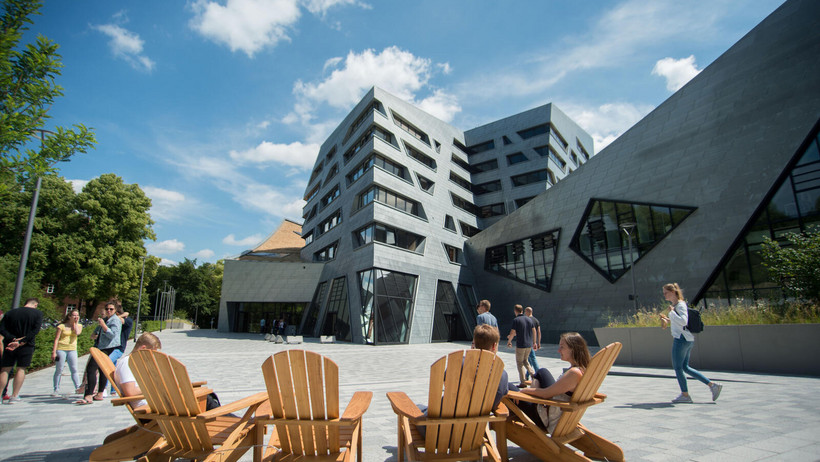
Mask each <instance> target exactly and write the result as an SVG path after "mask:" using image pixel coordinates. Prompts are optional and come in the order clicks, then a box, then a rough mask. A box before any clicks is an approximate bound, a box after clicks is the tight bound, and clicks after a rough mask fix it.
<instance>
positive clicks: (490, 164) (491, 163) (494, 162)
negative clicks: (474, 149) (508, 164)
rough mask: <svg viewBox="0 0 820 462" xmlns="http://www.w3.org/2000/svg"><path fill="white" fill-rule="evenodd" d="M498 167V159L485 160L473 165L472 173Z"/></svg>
mask: <svg viewBox="0 0 820 462" xmlns="http://www.w3.org/2000/svg"><path fill="white" fill-rule="evenodd" d="M497 168H498V159H491V160H488V161H486V162H481V163H478V164H475V165H473V169H472V172H473V173H481V172H488V171H490V170H495V169H497Z"/></svg>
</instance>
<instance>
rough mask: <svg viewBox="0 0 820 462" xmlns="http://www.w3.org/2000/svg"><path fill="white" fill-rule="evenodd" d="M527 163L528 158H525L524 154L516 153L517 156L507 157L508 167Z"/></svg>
mask: <svg viewBox="0 0 820 462" xmlns="http://www.w3.org/2000/svg"><path fill="white" fill-rule="evenodd" d="M526 161H527V156H525V155H524V153H523V152H516V153H515V154H510V155H508V156H507V165H515V164H520V163H521V162H526Z"/></svg>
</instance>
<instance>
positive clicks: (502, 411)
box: [493, 401, 510, 417]
mask: <svg viewBox="0 0 820 462" xmlns="http://www.w3.org/2000/svg"><path fill="white" fill-rule="evenodd" d="M493 414H495V415H497V416H498V417H507V416H509V415H510V410H509V409H507V406H505V405H504V402H503V401H502V402H500V403H498V407H497V408H496V409H495V410H494V411H493Z"/></svg>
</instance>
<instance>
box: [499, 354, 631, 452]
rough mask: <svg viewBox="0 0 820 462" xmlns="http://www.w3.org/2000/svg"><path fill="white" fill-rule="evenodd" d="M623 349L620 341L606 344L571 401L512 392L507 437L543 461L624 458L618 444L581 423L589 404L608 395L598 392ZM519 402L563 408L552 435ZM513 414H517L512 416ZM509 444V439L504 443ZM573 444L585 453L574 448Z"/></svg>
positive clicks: (506, 402) (585, 374)
mask: <svg viewBox="0 0 820 462" xmlns="http://www.w3.org/2000/svg"><path fill="white" fill-rule="evenodd" d="M620 351H621V344H620V343H618V342H615V343H612V344H610V345H607V346H606V347H605V348H603V349H601V350H600V351H598V353H596V354H595V356H593V357H592V361H591V362H590V363H589V367H587V369H586V371H585V372H584V375H583V377H582V378H581V381H580V382H579V383H578V386H577V387H575V391H574V392H573V393H572V397H571V399H570V400H569V402H566V401H554V400H550V399H540V398H536V397H533V396H530V395H526V394H524V393H520V392H512V391H511V392H509V393H508V394H507V396H505V397H504V398H503V400H502V401H503V402H504V403H505V404H506V406H507V407H508V408H509V409H510V411H512V413H511V415H510V418H509V419H507V422H506V423H505V424H503V425H504V426H505V427H506V434H507V439H509V440H510V441H512V442H514V443H515V444H517V445H518V446H520V447H522V448H524V449H526V450H527V451H528V452H529V453H531V454H533V455H535V456H537V457H538V458H539V459H541V460H561V461H587V460H591V459H603V460H611V461H622V460H624V452H623V451H622V450H621V448H620V447H618V445H616V444H615V443H613V442H611V441H609V440H607V439H606V438H603V437H602V436H599V435H596V434H595V433H592V432H591V431H589V430H588V429H587V428H586V427H585V426H583V425H581V423H580V422H581V417H583V415H584V412H585V411H586V409H587V408H588V407H589V406H592V405H594V404H599V403H602V402H603V401H604V399H606V395H603V394H601V393H598V388H600V386H601V382H603V381H604V377H606V375H607V373H608V372H609V369H610V368H611V367H612V364H613V363H614V362H615V358H617V357H618V353H620ZM516 401H528V402H531V403H540V404H548V405H550V406H558V407H560V408H561V410H562V414H561V417H559V419H558V423H557V424H556V425H555V430H554V431H553V432H552V435H548V434H547V433H546V431H545V430H544V429H542V428H541V427H539V426H538V425H536V424H535V422H533V421H532V419H530V418H529V416H527V414H525V413H524V412H523V411H522V410H521V408H519V407H518V405H517V404H516ZM513 414H514V416H513ZM503 444H505V445H506V442H505V443H503ZM567 445H572V446H574V447H575V448H577V449H579V450H580V451H581V452H582V453H583V454H581V453H579V452H576V451H574V450H573V449H571V448H569V447H568V446H567Z"/></svg>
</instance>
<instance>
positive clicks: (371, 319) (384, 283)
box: [359, 268, 417, 345]
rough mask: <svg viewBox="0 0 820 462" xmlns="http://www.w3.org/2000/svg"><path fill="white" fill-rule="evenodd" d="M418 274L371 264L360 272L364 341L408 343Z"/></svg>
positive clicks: (378, 343) (372, 343)
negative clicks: (380, 267)
mask: <svg viewBox="0 0 820 462" xmlns="http://www.w3.org/2000/svg"><path fill="white" fill-rule="evenodd" d="M416 279H417V277H416V276H414V275H412V274H404V273H398V272H395V271H388V270H383V269H379V268H372V269H369V270H365V271H362V272H360V273H359V290H360V291H361V296H362V298H361V299H362V310H361V321H362V335H363V337H364V340H365V342H366V343H368V344H371V345H380V344H387V343H407V340H408V334H409V333H410V319H411V315H412V311H413V297H414V295H415V291H416Z"/></svg>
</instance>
